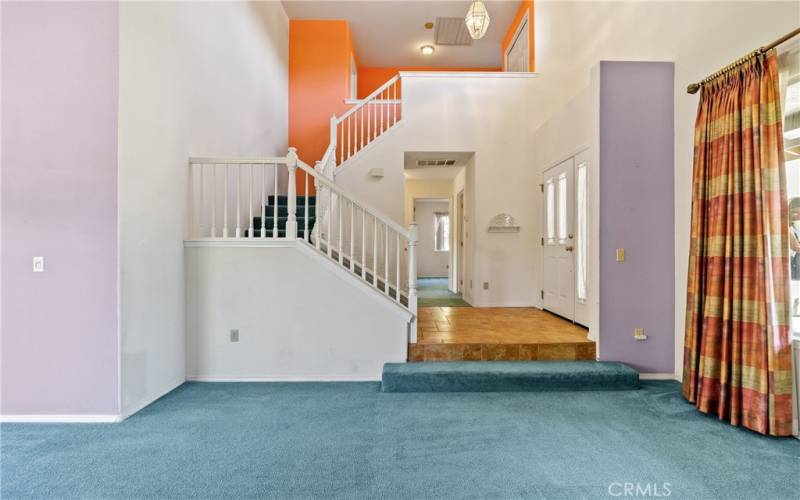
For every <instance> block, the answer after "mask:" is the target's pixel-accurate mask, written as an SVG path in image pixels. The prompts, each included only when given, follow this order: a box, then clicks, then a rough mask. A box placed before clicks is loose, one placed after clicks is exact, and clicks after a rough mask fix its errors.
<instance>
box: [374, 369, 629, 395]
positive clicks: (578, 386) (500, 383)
mask: <svg viewBox="0 0 800 500" xmlns="http://www.w3.org/2000/svg"><path fill="white" fill-rule="evenodd" d="M638 387H639V372H637V371H636V370H634V369H633V368H631V367H630V366H628V365H626V364H624V363H619V362H616V361H425V362H422V363H386V364H385V365H383V378H382V381H381V390H382V391H383V392H517V391H592V390H594V391H597V390H601V391H605V390H624V389H637V388H638Z"/></svg>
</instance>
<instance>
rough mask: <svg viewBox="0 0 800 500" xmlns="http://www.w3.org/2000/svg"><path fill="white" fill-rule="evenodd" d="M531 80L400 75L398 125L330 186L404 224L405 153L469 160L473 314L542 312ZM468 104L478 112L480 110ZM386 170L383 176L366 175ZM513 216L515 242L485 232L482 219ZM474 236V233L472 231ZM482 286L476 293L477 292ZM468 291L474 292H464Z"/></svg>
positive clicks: (467, 286)
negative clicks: (464, 155) (499, 309)
mask: <svg viewBox="0 0 800 500" xmlns="http://www.w3.org/2000/svg"><path fill="white" fill-rule="evenodd" d="M535 83H536V79H535V78H534V77H533V76H532V75H525V76H524V77H519V76H515V75H513V74H510V73H495V74H491V73H484V74H472V73H470V74H462V75H459V76H458V77H452V76H449V75H445V74H436V73H428V74H405V73H404V74H403V120H402V122H401V125H400V126H398V127H397V128H396V129H394V130H393V131H392V132H390V133H389V134H388V135H387V136H386V137H383V138H381V139H380V141H379V142H378V143H376V144H375V145H374V147H372V148H371V149H370V150H368V151H365V152H364V153H363V155H361V158H359V159H357V160H355V161H352V162H351V163H350V164H349V165H347V166H345V167H343V168H342V170H340V171H339V172H338V173H337V177H336V182H337V183H339V184H341V185H342V186H343V187H344V188H345V189H347V190H350V191H352V192H354V193H358V194H359V195H360V196H364V197H366V198H367V199H368V200H369V201H370V202H371V203H372V204H374V205H375V206H377V207H379V208H380V209H381V210H383V211H384V212H385V213H387V214H388V215H389V216H391V217H393V218H395V219H396V220H398V221H400V220H402V216H403V153H404V152H405V151H474V152H475V155H474V157H473V158H472V160H471V161H470V164H469V165H468V166H467V168H466V186H467V192H466V193H465V195H466V196H465V197H466V200H465V204H466V205H467V207H466V210H467V215H468V226H471V227H468V228H467V241H466V243H465V244H466V245H467V246H468V247H469V248H467V249H466V253H467V255H468V258H469V260H468V261H467V263H468V266H467V267H468V277H467V280H465V283H464V285H465V286H464V297H465V300H467V301H468V302H470V303H471V304H472V305H474V306H478V307H481V306H484V307H485V306H533V305H539V303H540V301H539V298H538V290H536V289H534V286H533V284H534V280H535V275H536V272H537V271H536V264H535V263H534V262H533V259H532V258H531V256H532V255H533V254H534V252H535V242H536V238H537V237H538V234H535V232H534V229H535V228H536V227H537V226H536V224H537V217H538V215H537V213H536V207H535V198H534V197H533V196H532V195H533V193H534V191H535V190H536V189H538V183H539V179H538V177H537V175H536V173H535V170H534V169H533V168H532V161H531V148H530V144H529V143H530V137H531V134H532V133H533V128H532V126H531V125H532V121H531V118H530V116H528V115H527V114H525V113H520V112H519V110H521V109H531V108H533V106H534V99H535V97H536V92H535V88H536V86H535ZM469 103H480V104H481V107H480V109H479V110H478V109H476V107H475V106H472V105H470V104H469ZM373 167H383V168H384V172H385V176H384V177H383V179H381V180H378V181H376V180H374V179H371V178H370V177H369V176H368V171H369V169H370V168H373ZM502 212H506V213H510V214H511V215H513V216H514V217H515V218H516V219H517V221H518V222H519V224H520V225H521V226H522V231H521V232H520V233H518V234H497V233H492V234H490V233H488V232H487V231H486V228H487V226H488V224H489V220H490V219H491V218H492V217H494V216H495V215H497V214H498V213H502ZM473 228H474V229H473ZM484 281H486V282H489V289H488V290H483V287H482V283H483V282H484ZM470 282H471V284H472V287H470Z"/></svg>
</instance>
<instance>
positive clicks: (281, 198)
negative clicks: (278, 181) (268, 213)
mask: <svg viewBox="0 0 800 500" xmlns="http://www.w3.org/2000/svg"><path fill="white" fill-rule="evenodd" d="M295 200H296V203H297V205H298V206H300V205H304V204H305V202H306V197H305V196H304V195H302V194H298V195H297V197H296V198H295ZM267 203H268V204H270V205H275V195H274V194H271V195H269V196H268V197H267ZM288 203H289V197H288V196H286V195H285V194H279V195H278V205H287V204H288ZM316 203H317V197H316V196H309V197H308V204H309V205H315V204H316Z"/></svg>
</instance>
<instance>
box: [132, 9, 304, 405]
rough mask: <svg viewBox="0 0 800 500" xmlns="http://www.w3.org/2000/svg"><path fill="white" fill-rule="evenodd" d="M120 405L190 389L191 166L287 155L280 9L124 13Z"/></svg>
mask: <svg viewBox="0 0 800 500" xmlns="http://www.w3.org/2000/svg"><path fill="white" fill-rule="evenodd" d="M119 26H120V34H119V51H120V93H119V181H118V189H119V228H120V232H119V245H120V290H119V293H120V303H121V311H120V314H121V331H122V360H121V361H122V406H123V412H124V413H130V412H131V411H135V410H136V409H138V408H139V407H141V406H142V405H144V404H147V403H149V402H151V401H153V400H154V399H156V398H158V397H159V396H161V395H162V394H164V393H165V392H167V391H169V390H170V389H172V388H173V387H174V386H176V385H178V384H180V383H181V382H182V381H183V380H184V379H185V364H184V363H185V359H186V354H185V351H186V347H185V324H184V306H185V289H184V262H183V261H184V257H183V255H184V254H183V243H182V242H183V239H184V237H185V235H186V226H187V224H186V219H187V214H186V208H185V207H186V200H187V171H188V169H187V158H188V157H189V156H199V155H227V156H231V155H239V156H254V155H278V154H280V155H283V154H285V152H286V147H287V99H288V88H287V85H288V81H287V61H288V19H287V17H286V15H285V13H284V12H283V8H282V7H281V5H280V3H277V2H253V3H238V2H237V3H232V2H231V3H229V2H217V3H205V2H196V3H195V2H191V3H179V2H154V3H139V2H122V3H120V6H119Z"/></svg>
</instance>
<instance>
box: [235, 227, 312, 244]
mask: <svg viewBox="0 0 800 500" xmlns="http://www.w3.org/2000/svg"><path fill="white" fill-rule="evenodd" d="M303 232H304V230H303V229H302V228H298V229H297V235H296V236H297V237H298V238H300V239H303ZM244 237H245V238H249V237H250V230H249V229H245V230H244ZM260 237H261V229H253V238H260ZM266 237H267V238H273V237H274V235H273V232H272V228H268V229H267V234H266ZM285 237H286V229H285V228H284V229H278V238H285ZM311 241H312V240H311V229H309V230H308V242H309V243H311Z"/></svg>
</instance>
